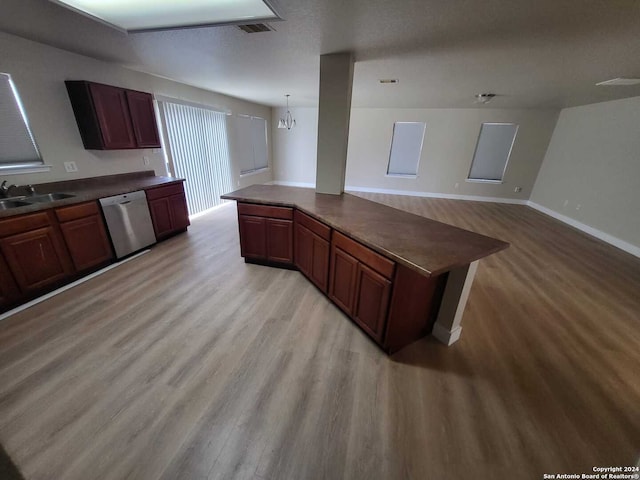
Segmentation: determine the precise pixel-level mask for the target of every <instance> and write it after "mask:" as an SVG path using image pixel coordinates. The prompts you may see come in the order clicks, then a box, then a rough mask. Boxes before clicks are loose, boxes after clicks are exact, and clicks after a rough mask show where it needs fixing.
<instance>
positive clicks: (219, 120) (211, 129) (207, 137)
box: [161, 101, 233, 215]
mask: <svg viewBox="0 0 640 480" xmlns="http://www.w3.org/2000/svg"><path fill="white" fill-rule="evenodd" d="M161 112H162V114H163V116H164V121H165V124H166V130H167V137H168V138H167V140H168V142H167V145H166V147H167V148H168V149H169V158H170V160H171V163H172V166H173V170H174V171H173V173H174V174H175V175H176V176H178V177H182V178H185V179H186V180H187V181H186V182H185V193H186V196H187V206H188V207H189V214H190V215H193V214H196V213H199V212H202V211H204V210H207V209H208V208H212V207H215V206H216V205H220V204H221V203H222V200H221V199H220V195H223V194H225V193H228V192H230V191H231V190H233V186H232V185H233V181H232V175H231V161H230V158H229V141H228V136H227V115H226V114H225V113H221V112H216V111H213V110H209V109H206V108H198V107H194V106H191V105H182V104H178V103H172V102H167V101H164V102H161Z"/></svg>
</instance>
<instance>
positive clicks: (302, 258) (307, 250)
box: [294, 212, 329, 293]
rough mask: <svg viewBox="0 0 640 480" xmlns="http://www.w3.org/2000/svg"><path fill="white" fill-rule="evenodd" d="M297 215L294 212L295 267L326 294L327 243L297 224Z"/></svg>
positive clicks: (327, 270) (327, 279)
mask: <svg viewBox="0 0 640 480" xmlns="http://www.w3.org/2000/svg"><path fill="white" fill-rule="evenodd" d="M297 215H298V212H296V223H295V227H294V229H295V232H294V237H295V247H296V248H295V255H294V257H295V265H296V267H298V269H299V270H300V271H301V272H302V273H303V274H304V275H305V276H306V277H307V278H308V279H309V280H311V281H312V282H313V283H314V284H315V285H316V286H317V287H318V288H319V289H320V290H322V291H323V292H324V293H327V291H328V287H329V242H328V241H327V240H325V239H324V238H322V237H320V236H319V235H317V234H316V233H314V232H312V231H311V230H309V228H307V227H306V226H305V225H303V224H301V223H299V222H298V221H297V220H298V219H297ZM314 221H315V220H314ZM318 223H319V222H318Z"/></svg>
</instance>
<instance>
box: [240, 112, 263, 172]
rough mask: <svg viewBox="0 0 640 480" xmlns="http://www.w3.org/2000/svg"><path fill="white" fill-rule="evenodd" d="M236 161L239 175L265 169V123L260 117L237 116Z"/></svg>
mask: <svg viewBox="0 0 640 480" xmlns="http://www.w3.org/2000/svg"><path fill="white" fill-rule="evenodd" d="M236 131H237V132H238V139H239V142H238V155H239V157H238V160H239V163H240V173H241V174H244V173H249V172H254V171H256V170H261V169H263V168H267V166H268V159H269V157H268V154H267V121H266V120H265V119H264V118H260V117H250V116H248V115H238V117H236Z"/></svg>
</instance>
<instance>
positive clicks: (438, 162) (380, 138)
mask: <svg viewBox="0 0 640 480" xmlns="http://www.w3.org/2000/svg"><path fill="white" fill-rule="evenodd" d="M282 113H283V112H282V110H280V109H274V119H275V118H276V117H278V116H280V115H281V114H282ZM292 113H293V114H294V117H295V118H296V120H297V121H298V125H297V126H296V129H294V130H291V131H290V132H284V134H280V133H276V132H277V130H274V163H275V174H274V180H276V181H278V182H283V183H288V182H291V183H296V182H303V183H311V184H313V183H315V177H314V175H313V172H314V171H315V150H316V142H317V123H314V122H317V109H301V108H299V109H295V111H294V110H292ZM314 116H315V118H314ZM557 117H558V111H557V110H498V109H487V108H476V109H390V108H353V109H352V110H351V126H350V129H349V151H348V155H347V173H346V185H347V189H348V188H349V187H356V188H371V189H384V190H396V191H403V192H419V193H435V194H448V195H470V196H483V197H490V198H506V199H518V200H522V201H526V200H527V199H528V198H529V195H530V194H531V191H532V189H533V184H534V182H535V179H536V176H537V174H538V170H539V168H540V164H541V162H542V159H543V157H544V154H545V151H546V149H547V146H548V143H549V139H550V138H551V134H552V132H553V128H554V126H555V123H556V120H557ZM396 121H421V122H426V124H427V130H426V134H425V139H424V145H423V150H422V157H421V159H420V166H419V170H418V178H415V179H409V178H398V177H387V176H386V171H387V166H388V162H389V151H390V148H391V139H392V135H393V124H394V122H396ZM483 122H513V123H518V124H519V125H520V129H519V131H518V136H517V138H516V142H515V145H514V148H513V152H512V155H511V159H510V160H509V166H508V168H507V172H506V175H505V179H504V183H502V184H486V183H472V182H467V181H466V178H467V175H468V173H469V168H470V166H471V161H472V159H473V153H474V151H475V146H476V141H477V139H478V134H479V132H480V126H481V125H482V123H483ZM274 125H275V124H274ZM456 184H458V186H457V188H456ZM516 186H519V187H521V188H522V191H521V192H519V193H516V192H514V188H515V187H516Z"/></svg>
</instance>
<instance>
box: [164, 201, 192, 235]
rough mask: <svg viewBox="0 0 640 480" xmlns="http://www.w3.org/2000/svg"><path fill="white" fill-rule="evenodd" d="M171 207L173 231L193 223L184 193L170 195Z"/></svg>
mask: <svg viewBox="0 0 640 480" xmlns="http://www.w3.org/2000/svg"><path fill="white" fill-rule="evenodd" d="M169 209H170V212H171V229H172V230H173V231H178V230H184V229H185V228H187V227H188V226H189V225H191V223H190V222H189V211H188V210H187V198H186V197H185V195H184V193H179V194H177V195H171V196H170V197H169Z"/></svg>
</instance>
